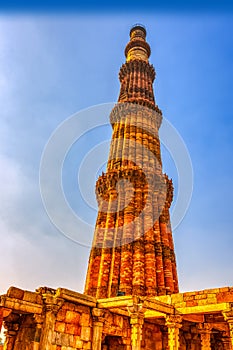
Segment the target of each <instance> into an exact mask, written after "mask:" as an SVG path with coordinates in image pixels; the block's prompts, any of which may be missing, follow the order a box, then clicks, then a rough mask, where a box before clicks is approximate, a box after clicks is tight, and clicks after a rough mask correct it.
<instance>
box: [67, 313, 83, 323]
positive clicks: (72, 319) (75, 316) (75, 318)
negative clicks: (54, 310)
mask: <svg viewBox="0 0 233 350" xmlns="http://www.w3.org/2000/svg"><path fill="white" fill-rule="evenodd" d="M79 320H80V314H79V313H77V312H74V311H70V310H67V312H66V318H65V322H67V323H74V324H78V323H79Z"/></svg>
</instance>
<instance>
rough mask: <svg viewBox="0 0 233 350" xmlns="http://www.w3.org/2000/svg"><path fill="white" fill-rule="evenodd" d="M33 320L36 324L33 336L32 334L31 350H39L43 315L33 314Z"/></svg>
mask: <svg viewBox="0 0 233 350" xmlns="http://www.w3.org/2000/svg"><path fill="white" fill-rule="evenodd" d="M34 320H35V324H36V332H35V336H34V342H33V350H39V346H40V339H41V334H42V326H43V322H44V317H43V316H42V315H37V314H35V315H34Z"/></svg>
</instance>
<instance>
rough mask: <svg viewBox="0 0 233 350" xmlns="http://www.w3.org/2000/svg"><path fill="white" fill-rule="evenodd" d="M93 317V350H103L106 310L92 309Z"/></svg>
mask: <svg viewBox="0 0 233 350" xmlns="http://www.w3.org/2000/svg"><path fill="white" fill-rule="evenodd" d="M92 317H93V337H92V350H101V343H102V333H103V326H104V310H103V309H97V308H93V309H92Z"/></svg>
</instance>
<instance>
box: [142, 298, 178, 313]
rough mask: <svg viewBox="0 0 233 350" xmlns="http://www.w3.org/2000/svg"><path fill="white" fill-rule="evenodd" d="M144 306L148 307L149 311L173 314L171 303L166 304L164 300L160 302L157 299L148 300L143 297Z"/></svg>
mask: <svg viewBox="0 0 233 350" xmlns="http://www.w3.org/2000/svg"><path fill="white" fill-rule="evenodd" d="M144 307H145V308H146V309H149V310H151V311H155V312H159V313H162V314H173V313H174V307H173V306H172V305H168V304H166V303H164V302H161V301H159V300H153V299H152V300H150V299H148V298H147V299H145V301H144Z"/></svg>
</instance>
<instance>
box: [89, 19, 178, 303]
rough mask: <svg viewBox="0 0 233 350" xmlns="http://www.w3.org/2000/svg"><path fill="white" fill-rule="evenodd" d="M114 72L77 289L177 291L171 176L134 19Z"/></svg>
mask: <svg viewBox="0 0 233 350" xmlns="http://www.w3.org/2000/svg"><path fill="white" fill-rule="evenodd" d="M125 56H126V63H125V64H123V65H122V67H121V69H120V73H119V78H120V83H121V89H120V96H119V99H118V104H117V105H116V106H115V107H114V108H113V110H112V112H111V115H110V122H111V124H112V127H113V135H112V141H111V147H110V153H109V159H108V164H107V171H106V173H103V174H102V176H100V177H99V179H98V180H97V183H96V195H97V201H98V207H99V211H98V217H97V221H96V228H95V234H94V239H93V245H92V249H91V253H90V259H89V266H88V272H87V278H86V286H85V293H86V294H88V295H92V296H95V297H97V298H109V297H114V296H117V295H119V294H120V293H121V292H123V293H124V294H125V295H141V296H154V295H163V294H164V295H165V294H172V293H177V292H178V279H177V271H176V261H175V253H174V245H173V239H172V231H171V225H170V215H169V208H170V205H171V202H172V197H173V186H172V181H171V180H169V179H168V177H167V175H165V174H163V173H162V162H161V153H160V141H159V135H158V130H159V127H160V124H161V121H162V113H161V111H160V110H159V108H158V107H157V105H156V103H155V98H154V93H153V81H154V79H155V70H154V68H153V66H152V65H150V64H149V62H148V59H149V56H150V46H149V45H148V43H147V42H146V30H145V28H144V27H143V26H141V25H135V26H134V27H133V28H132V29H131V31H130V41H129V43H128V44H127V46H126V48H125Z"/></svg>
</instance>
